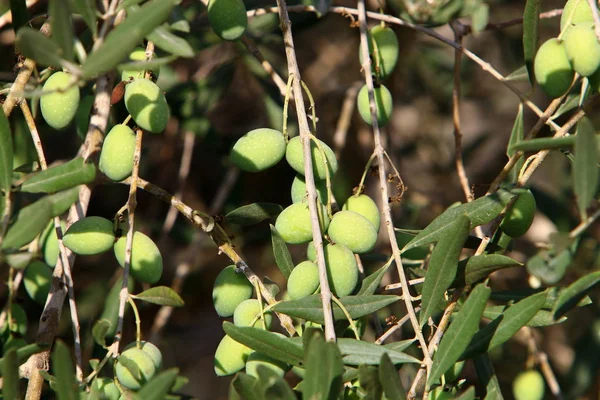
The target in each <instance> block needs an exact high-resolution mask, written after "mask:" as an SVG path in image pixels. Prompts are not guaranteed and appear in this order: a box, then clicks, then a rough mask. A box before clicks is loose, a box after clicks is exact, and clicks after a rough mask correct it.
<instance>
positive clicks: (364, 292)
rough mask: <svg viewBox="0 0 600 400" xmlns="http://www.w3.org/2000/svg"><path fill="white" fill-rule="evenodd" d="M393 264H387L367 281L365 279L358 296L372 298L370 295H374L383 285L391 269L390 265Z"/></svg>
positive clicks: (368, 277)
mask: <svg viewBox="0 0 600 400" xmlns="http://www.w3.org/2000/svg"><path fill="white" fill-rule="evenodd" d="M392 264H393V263H392V262H387V263H386V264H385V265H384V266H382V267H381V268H379V269H378V270H377V271H375V272H373V273H372V274H371V275H369V276H367V277H366V278H365V279H363V281H362V283H361V285H360V290H359V291H358V293H357V294H356V295H357V296H370V295H372V294H374V293H375V291H377V289H378V288H379V284H380V283H381V280H382V279H383V277H384V276H385V274H386V272H387V270H388V269H389V268H390V265H392Z"/></svg>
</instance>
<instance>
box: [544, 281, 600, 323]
mask: <svg viewBox="0 0 600 400" xmlns="http://www.w3.org/2000/svg"><path fill="white" fill-rule="evenodd" d="M598 282H600V271H595V272H591V273H589V274H587V275H585V276H583V277H581V278H579V279H577V280H576V281H575V282H573V283H572V284H571V285H569V287H568V288H566V289H565V290H563V291H562V292H561V294H560V295H559V296H558V300H556V303H555V304H554V309H553V310H552V311H553V314H554V318H560V317H561V316H563V315H565V314H566V313H567V312H568V311H570V310H571V309H572V308H574V307H576V306H577V304H578V303H579V302H580V301H581V299H583V298H584V297H585V296H586V295H587V294H588V292H589V291H590V290H591V289H592V288H593V287H594V286H595V285H596V284H597V283H598Z"/></svg>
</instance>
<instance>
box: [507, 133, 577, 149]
mask: <svg viewBox="0 0 600 400" xmlns="http://www.w3.org/2000/svg"><path fill="white" fill-rule="evenodd" d="M576 138H577V135H571V136H564V137H559V138H554V137H545V138H535V139H529V140H526V141H523V142H519V143H515V144H513V145H511V147H510V150H514V151H517V150H521V151H531V152H535V151H540V150H553V149H563V148H569V147H572V146H573V145H574V144H575V139H576Z"/></svg>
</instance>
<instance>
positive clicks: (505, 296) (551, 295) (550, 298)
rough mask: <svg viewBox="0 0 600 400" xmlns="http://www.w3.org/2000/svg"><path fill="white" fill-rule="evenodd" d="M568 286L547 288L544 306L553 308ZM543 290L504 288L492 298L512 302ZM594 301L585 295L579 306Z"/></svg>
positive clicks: (494, 293)
mask: <svg viewBox="0 0 600 400" xmlns="http://www.w3.org/2000/svg"><path fill="white" fill-rule="evenodd" d="M565 289H566V288H561V289H559V288H557V287H553V288H549V289H546V292H547V293H548V295H547V297H546V302H545V303H544V305H543V306H542V308H544V309H546V310H552V309H553V308H554V304H555V303H556V300H558V297H559V296H560V294H561V293H562V292H563V291H564V290H565ZM540 292H542V290H539V289H529V288H527V289H513V290H503V291H498V292H493V293H492V295H491V297H490V299H491V300H493V301H499V302H503V303H510V302H517V301H520V300H523V299H524V298H526V297H528V296H531V295H532V294H535V293H540ZM591 303H592V299H590V297H589V296H585V297H584V298H583V299H582V300H581V301H580V302H579V303H578V304H577V307H584V306H587V305H589V304H591Z"/></svg>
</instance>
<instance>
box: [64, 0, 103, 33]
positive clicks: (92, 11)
mask: <svg viewBox="0 0 600 400" xmlns="http://www.w3.org/2000/svg"><path fill="white" fill-rule="evenodd" d="M69 5H70V7H71V10H73V12H74V13H77V14H79V15H81V18H83V21H84V22H85V24H86V25H87V27H88V28H89V29H90V31H91V32H92V36H94V37H95V36H96V33H97V31H98V28H97V26H96V7H95V4H94V0H69Z"/></svg>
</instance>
